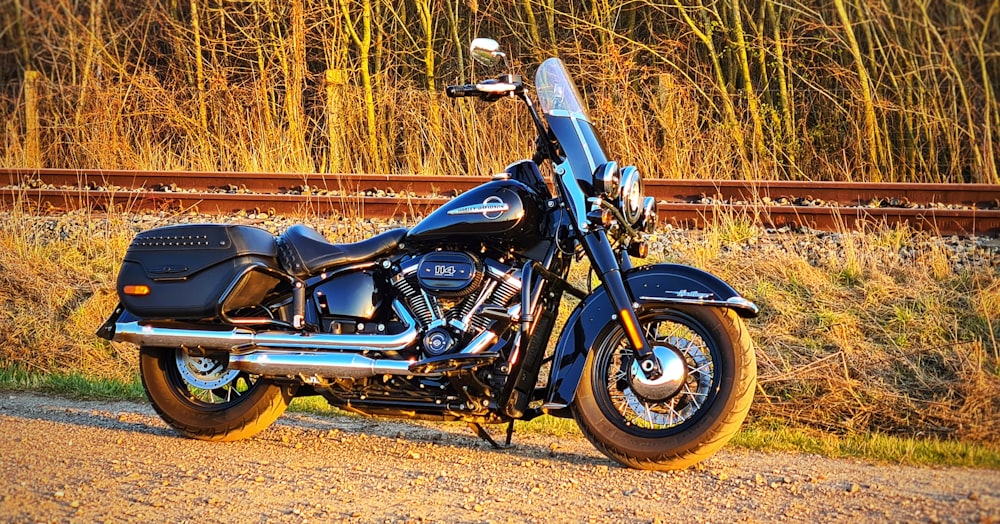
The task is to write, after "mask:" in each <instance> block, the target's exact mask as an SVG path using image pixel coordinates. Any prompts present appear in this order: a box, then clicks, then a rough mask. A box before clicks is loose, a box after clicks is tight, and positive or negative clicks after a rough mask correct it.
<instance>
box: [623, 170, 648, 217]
mask: <svg viewBox="0 0 1000 524" xmlns="http://www.w3.org/2000/svg"><path fill="white" fill-rule="evenodd" d="M642 198H643V195H642V177H641V176H639V170H638V169H636V167H635V166H628V167H626V168H624V169H622V171H621V189H620V190H619V198H618V205H619V206H620V207H621V210H622V216H624V217H625V220H627V221H628V223H629V224H631V225H635V224H637V223H638V222H639V219H640V218H642V204H643V202H642Z"/></svg>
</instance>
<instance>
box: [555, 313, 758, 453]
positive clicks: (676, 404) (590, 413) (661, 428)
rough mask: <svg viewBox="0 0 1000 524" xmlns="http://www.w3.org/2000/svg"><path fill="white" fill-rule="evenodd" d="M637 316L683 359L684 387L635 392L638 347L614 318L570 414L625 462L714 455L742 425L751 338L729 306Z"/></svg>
mask: <svg viewBox="0 0 1000 524" xmlns="http://www.w3.org/2000/svg"><path fill="white" fill-rule="evenodd" d="M639 322H640V325H641V330H642V331H643V332H644V333H645V335H646V337H647V340H649V341H650V343H651V344H653V345H654V346H661V347H670V348H672V350H673V351H676V352H677V354H679V355H681V356H682V358H683V360H684V361H685V368H686V370H687V374H686V379H685V381H684V383H683V385H682V386H681V388H680V391H678V392H677V393H676V394H675V395H673V396H670V397H669V398H666V399H663V400H660V401H654V400H649V399H647V398H644V397H643V395H641V394H639V393H637V392H636V391H634V390H633V386H632V384H631V382H630V378H629V373H630V371H629V370H630V369H631V366H632V363H633V361H634V357H633V351H632V349H631V346H630V344H629V343H628V341H627V337H626V336H625V333H624V331H623V330H622V328H621V326H620V325H619V324H618V322H609V323H608V325H607V326H606V327H605V330H604V332H603V333H602V335H601V336H599V337H598V339H597V341H596V343H595V346H594V347H595V349H594V351H592V352H591V354H590V355H589V356H588V358H587V362H586V365H585V367H584V370H583V376H582V377H581V379H580V384H579V386H578V388H577V393H576V399H575V400H574V402H573V404H572V408H571V409H572V413H573V416H574V418H575V419H576V421H577V424H578V425H579V426H580V429H581V431H582V432H583V434H584V435H585V436H586V437H587V439H589V440H590V442H591V443H592V444H593V445H594V446H595V447H596V448H597V449H599V450H600V451H601V452H603V453H604V454H605V455H607V456H608V457H610V458H611V459H613V460H615V461H617V462H619V463H621V464H622V465H625V466H628V467H632V468H638V469H651V470H676V469H684V468H687V467H689V466H692V465H694V464H696V463H698V462H701V461H702V460H705V459H707V458H708V457H710V456H712V455H713V454H714V453H715V452H716V451H718V450H719V449H720V448H722V447H723V446H724V445H725V444H726V443H727V442H728V441H729V440H730V439H731V438H732V437H733V435H734V434H735V433H736V431H737V430H739V428H740V426H741V425H742V424H743V420H744V419H745V418H746V415H747V412H748V411H749V409H750V404H751V402H752V401H753V395H754V389H755V388H756V383H757V364H756V357H755V355H754V348H753V343H752V342H751V340H750V335H749V333H748V332H747V328H746V326H745V325H744V323H743V321H742V320H741V319H740V318H739V317H738V316H737V315H736V313H735V312H733V311H732V310H729V309H721V308H713V307H689V306H679V307H675V308H671V309H665V308H664V309H657V310H652V311H650V310H646V311H643V312H640V313H639Z"/></svg>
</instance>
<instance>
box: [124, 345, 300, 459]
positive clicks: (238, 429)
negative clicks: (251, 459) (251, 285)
mask: <svg viewBox="0 0 1000 524" xmlns="http://www.w3.org/2000/svg"><path fill="white" fill-rule="evenodd" d="M225 364H226V363H225V361H224V360H217V359H212V358H207V357H191V356H190V355H188V354H187V353H186V352H185V351H184V350H182V349H174V348H154V347H145V346H144V347H142V348H140V349H139V370H140V373H141V376H142V385H143V387H144V388H145V390H146V396H147V397H149V400H150V402H152V404H153V408H154V409H155V410H156V412H157V413H158V414H159V415H160V417H161V418H162V419H163V420H164V421H165V422H166V423H167V424H169V425H170V426H171V427H172V428H174V429H175V430H177V432H178V433H180V434H182V435H184V436H186V437H191V438H196V439H199V440H214V441H232V440H240V439H245V438H248V437H251V436H253V435H255V434H257V433H259V432H260V431H261V430H263V429H264V428H266V427H268V426H270V425H271V424H272V423H273V422H274V421H275V420H276V419H277V418H278V417H279V416H281V414H282V413H284V412H285V409H286V408H287V407H288V404H289V403H290V402H291V400H292V397H293V396H294V394H295V389H296V387H295V385H281V384H276V383H274V382H273V381H271V380H267V379H264V378H260V377H257V376H255V375H250V374H248V373H245V372H241V371H237V370H230V369H227V368H226V367H225Z"/></svg>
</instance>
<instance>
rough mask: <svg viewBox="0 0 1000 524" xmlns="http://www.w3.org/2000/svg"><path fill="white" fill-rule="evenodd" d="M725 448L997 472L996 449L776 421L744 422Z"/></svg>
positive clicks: (999, 455)
mask: <svg viewBox="0 0 1000 524" xmlns="http://www.w3.org/2000/svg"><path fill="white" fill-rule="evenodd" d="M729 445H730V446H736V447H741V448H745V449H751V450H758V451H765V452H768V453H777V452H782V451H785V452H796V453H814V454H817V455H821V456H824V457H831V458H860V459H865V460H870V461H874V462H884V463H892V464H906V465H911V466H960V467H973V468H987V469H1000V447H997V446H990V445H987V444H973V443H966V442H955V441H946V440H939V439H933V438H931V439H916V438H909V437H897V436H893V435H885V434H873V433H851V434H846V435H837V434H833V433H824V432H820V431H817V430H814V429H806V428H797V427H788V426H785V425H784V423H783V422H782V421H780V420H766V421H754V422H748V423H747V424H746V425H745V426H744V427H743V429H742V430H740V432H739V433H737V434H736V436H735V437H734V438H733V440H732V441H730V444H729Z"/></svg>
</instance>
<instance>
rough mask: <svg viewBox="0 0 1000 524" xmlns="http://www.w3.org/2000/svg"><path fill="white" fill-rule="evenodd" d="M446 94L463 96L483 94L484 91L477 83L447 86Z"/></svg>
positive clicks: (456, 96) (457, 96) (450, 96)
mask: <svg viewBox="0 0 1000 524" xmlns="http://www.w3.org/2000/svg"><path fill="white" fill-rule="evenodd" d="M444 94H445V95H447V96H448V98H461V97H464V96H482V95H483V92H482V91H480V90H479V89H478V88H477V87H476V84H465V85H454V86H448V87H445V88H444Z"/></svg>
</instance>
